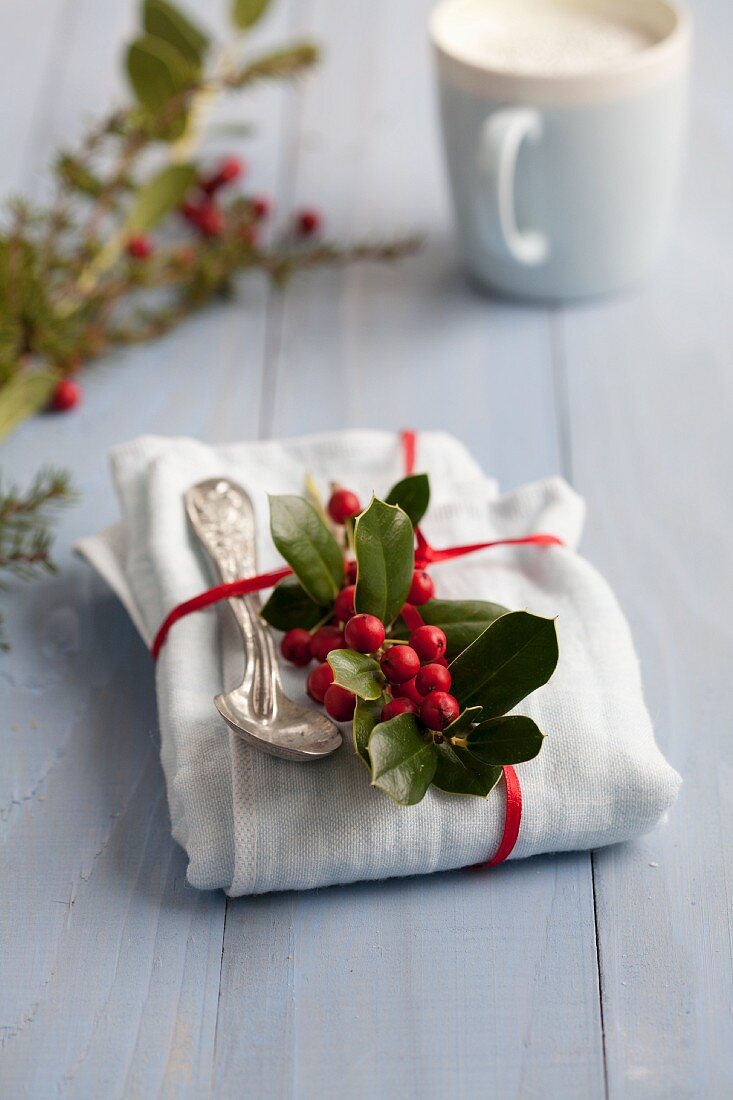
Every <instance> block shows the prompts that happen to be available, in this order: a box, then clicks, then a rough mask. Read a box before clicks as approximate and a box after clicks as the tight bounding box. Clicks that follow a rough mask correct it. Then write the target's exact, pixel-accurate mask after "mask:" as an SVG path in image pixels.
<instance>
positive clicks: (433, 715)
mask: <svg viewBox="0 0 733 1100" xmlns="http://www.w3.org/2000/svg"><path fill="white" fill-rule="evenodd" d="M460 712H461V708H460V707H459V705H458V700H457V699H455V698H454V697H453V696H452V695H449V694H448V692H447V691H431V692H430V694H429V695H428V696H427V697H426V698H425V699H424V700H423V703H422V706H421V707H420V717H421V718H422V720H423V722H424V723H425V725H426V726H427V727H428V729H429V730H444V729H445V727H446V726H449V725H450V724H451V722H455V720H456V718H457V717H458V715H459V714H460Z"/></svg>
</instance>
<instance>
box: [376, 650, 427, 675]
mask: <svg viewBox="0 0 733 1100" xmlns="http://www.w3.org/2000/svg"><path fill="white" fill-rule="evenodd" d="M379 663H380V666H381V669H382V672H383V673H384V675H385V676H386V677H387V679H388V680H389V682H390V684H404V683H405V681H406V680H411V679H412V678H413V676H414V675H415V674H416V673H417V671H418V669H419V668H420V658H419V657H418V655H417V653H416V652H415V650H414V649H411V648H410V646H409V645H391V646H390V647H389V649H388V650H387V652H386V653H385V654H384V656H383V657H382V660H381V661H380V662H379Z"/></svg>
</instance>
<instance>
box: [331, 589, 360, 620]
mask: <svg viewBox="0 0 733 1100" xmlns="http://www.w3.org/2000/svg"><path fill="white" fill-rule="evenodd" d="M355 594H356V585H355V584H347V585H346V588H342V589H341V591H340V592H339V594H338V596H337V597H336V599H335V600H334V602H333V613H334V615H335V616H336V618H337V619H338V621H339V622H340V623H345V622H347V621H348V620H349V619H350V618H351V616H352V615H353V614H354V613H355V612H354V595H355Z"/></svg>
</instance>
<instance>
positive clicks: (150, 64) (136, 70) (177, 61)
mask: <svg viewBox="0 0 733 1100" xmlns="http://www.w3.org/2000/svg"><path fill="white" fill-rule="evenodd" d="M126 63H127V75H128V77H129V80H130V84H131V85H132V90H133V92H134V93H135V96H136V97H137V99H138V102H139V103H140V105H141V106H142V107H144V108H145V110H146V111H147V112H149V113H150V114H151V115H153V116H155V115H156V114H157V113H158V112H161V113H163V114H166V112H162V111H161V109H162V108H164V107H165V105H166V104H167V103H170V101H171V100H172V99H173V98H174V97H175V96H177V95H179V93H181V92H183V91H184V90H185V89H186V88H187V87H189V86H190V85H191V84H193V83H194V82H195V80H196V77H197V72H196V68H195V66H193V65H192V64H191V63H190V62H189V61H187V60H186V58H185V57H184V56H183V54H181V53H179V51H178V50H177V49H175V48H174V47H173V46H171V45H170V44H169V43H168V42H165V41H164V40H163V39H162V38H155V37H153V35H151V34H144V35H141V37H140V38H136V39H135V41H134V42H132V43H131V44H130V46H129V47H128V50H127V58H126ZM185 125H186V106H185V104H183V103H181V107H180V110H178V111H172V113H171V117H166V118H165V122H164V123H163V124H160V125H159V127H157V128H158V129H159V133H158V136H159V137H160V138H162V139H164V140H167V141H175V139H176V138H178V137H180V136H181V134H182V133H183V130H184V128H185Z"/></svg>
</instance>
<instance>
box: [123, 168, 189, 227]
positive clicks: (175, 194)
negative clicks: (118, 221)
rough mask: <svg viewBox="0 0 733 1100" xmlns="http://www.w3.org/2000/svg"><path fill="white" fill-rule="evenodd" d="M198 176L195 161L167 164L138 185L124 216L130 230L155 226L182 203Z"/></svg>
mask: <svg viewBox="0 0 733 1100" xmlns="http://www.w3.org/2000/svg"><path fill="white" fill-rule="evenodd" d="M195 179H196V168H195V167H194V165H193V164H168V165H166V166H165V168H161V169H160V171H159V172H158V173H157V174H156V175H154V176H153V177H152V178H151V179H149V180H148V182H147V183H146V184H144V185H143V186H142V187H140V188H139V190H138V192H137V194H136V195H135V199H134V201H133V204H132V206H131V208H130V211H129V213H128V215H127V218H126V219H125V230H126V232H127V233H140V232H141V231H143V230H146V229H152V228H153V226H155V225H157V224H158V222H159V221H162V219H163V218H164V217H165V216H166V214H170V212H171V210H175V209H176V207H177V206H180V204H181V202H182V200H183V198H184V196H185V195H186V192H187V191H188V190H189V189H190V188H191V185H192V184H193V182H194V180H195Z"/></svg>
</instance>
